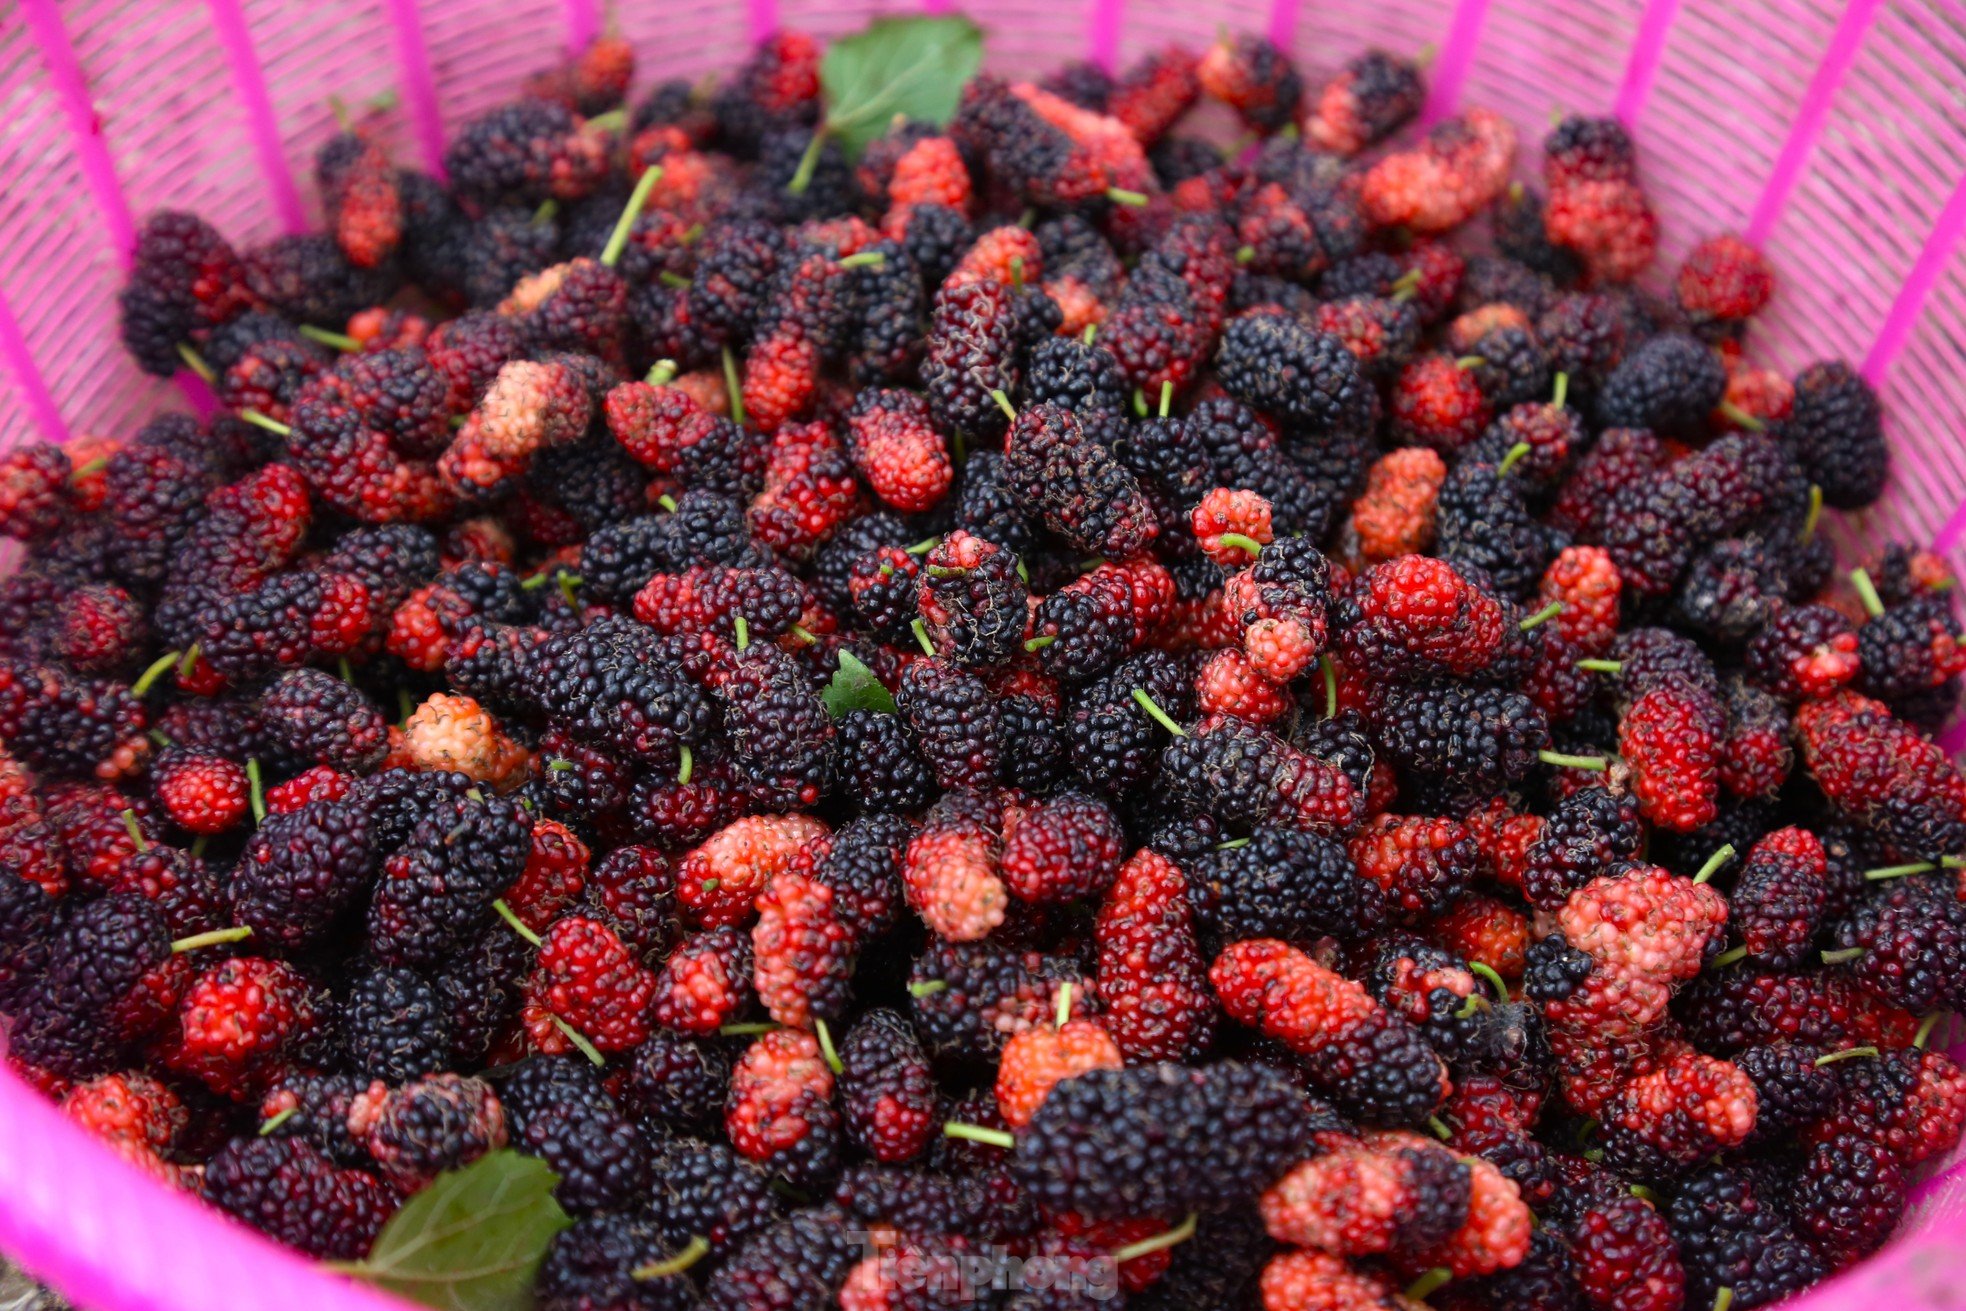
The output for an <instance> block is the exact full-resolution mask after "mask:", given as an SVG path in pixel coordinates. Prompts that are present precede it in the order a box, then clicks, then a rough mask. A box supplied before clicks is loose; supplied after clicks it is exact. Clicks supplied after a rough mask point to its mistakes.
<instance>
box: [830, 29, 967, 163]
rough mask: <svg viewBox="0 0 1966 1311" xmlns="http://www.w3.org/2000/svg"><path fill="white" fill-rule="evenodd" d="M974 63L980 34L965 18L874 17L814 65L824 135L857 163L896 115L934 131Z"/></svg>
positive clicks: (952, 108) (955, 100)
mask: <svg viewBox="0 0 1966 1311" xmlns="http://www.w3.org/2000/svg"><path fill="white" fill-rule="evenodd" d="M982 62H983V31H982V29H981V28H979V27H977V26H976V24H974V23H972V22H970V21H969V20H968V19H967V18H963V17H961V16H959V15H948V16H944V17H940V18H929V17H922V16H916V17H909V18H877V19H875V20H874V21H873V22H872V23H869V24H868V25H867V27H866V28H865V30H863V31H859V32H856V33H854V34H853V35H852V36H847V37H841V38H840V39H839V40H838V41H835V42H833V44H832V45H831V46H830V47H828V48H827V51H826V57H825V58H824V59H823V60H821V61H820V64H819V84H820V86H821V87H822V88H823V89H824V91H825V93H826V125H825V130H826V131H827V132H829V133H831V134H832V135H833V136H836V137H838V138H839V140H840V144H841V145H843V146H845V147H846V150H847V153H848V154H850V155H855V156H857V155H859V153H860V152H861V151H862V150H864V149H865V148H866V146H867V143H868V142H869V141H872V140H873V139H874V138H875V137H878V136H880V135H881V134H882V133H883V132H885V131H887V126H888V123H889V122H890V121H891V120H892V119H893V118H894V116H895V115H896V114H905V115H907V116H908V117H909V118H912V119H918V120H920V121H921V122H924V123H933V124H935V125H936V126H937V127H941V126H943V125H944V124H946V123H947V122H948V121H949V120H950V118H952V117H953V116H954V115H955V112H956V105H957V103H958V102H959V101H960V100H961V99H962V92H963V85H964V83H966V82H968V81H969V79H970V77H971V76H972V75H973V74H974V73H975V72H976V68H977V65H979V64H981V63H982Z"/></svg>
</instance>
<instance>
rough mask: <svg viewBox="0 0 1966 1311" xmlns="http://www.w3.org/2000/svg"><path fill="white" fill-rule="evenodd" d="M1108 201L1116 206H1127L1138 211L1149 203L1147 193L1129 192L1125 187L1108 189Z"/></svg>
mask: <svg viewBox="0 0 1966 1311" xmlns="http://www.w3.org/2000/svg"><path fill="white" fill-rule="evenodd" d="M1106 199H1108V200H1110V201H1112V202H1113V203H1114V204H1115V205H1127V206H1131V207H1132V208H1134V209H1138V208H1139V207H1140V206H1142V205H1144V204H1146V203H1147V193H1146V192H1144V191H1128V190H1127V189H1126V188H1125V187H1107V188H1106Z"/></svg>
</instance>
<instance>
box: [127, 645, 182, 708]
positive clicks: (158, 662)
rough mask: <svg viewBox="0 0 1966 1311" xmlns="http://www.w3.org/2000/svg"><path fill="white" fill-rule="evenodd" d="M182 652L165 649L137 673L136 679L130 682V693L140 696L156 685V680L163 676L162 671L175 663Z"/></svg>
mask: <svg viewBox="0 0 1966 1311" xmlns="http://www.w3.org/2000/svg"><path fill="white" fill-rule="evenodd" d="M183 654H184V652H182V651H166V652H164V654H163V655H160V656H158V657H157V658H156V659H155V660H153V661H152V662H151V663H150V664H149V665H148V666H146V667H145V669H144V671H143V672H142V673H141V674H138V675H137V681H136V682H134V683H132V684H130V695H131V696H137V697H140V696H142V695H143V694H144V693H146V692H148V691H149V690H150V689H151V688H152V687H154V686H156V683H157V680H158V679H160V678H162V677H163V676H164V671H165V670H167V669H169V668H170V667H171V666H172V665H174V664H176V663H177V662H178V658H179V657H180V656H182V655H183Z"/></svg>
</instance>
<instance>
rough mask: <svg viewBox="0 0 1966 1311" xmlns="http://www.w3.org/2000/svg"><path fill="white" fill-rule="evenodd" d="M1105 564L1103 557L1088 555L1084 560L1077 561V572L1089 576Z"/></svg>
mask: <svg viewBox="0 0 1966 1311" xmlns="http://www.w3.org/2000/svg"><path fill="white" fill-rule="evenodd" d="M1105 563H1106V557H1105V556H1103V555H1088V556H1087V557H1085V559H1083V560H1081V561H1079V572H1080V573H1082V574H1089V573H1091V572H1092V571H1093V570H1094V569H1097V568H1099V567H1100V566H1101V565H1103V564H1105Z"/></svg>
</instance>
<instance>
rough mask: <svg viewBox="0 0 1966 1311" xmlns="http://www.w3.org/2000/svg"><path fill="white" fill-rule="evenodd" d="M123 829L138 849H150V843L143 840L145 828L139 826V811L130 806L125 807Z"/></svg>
mask: <svg viewBox="0 0 1966 1311" xmlns="http://www.w3.org/2000/svg"><path fill="white" fill-rule="evenodd" d="M123 831H124V832H125V833H128V834H129V835H130V841H131V842H133V843H135V844H136V849H137V850H138V851H148V850H150V844H149V843H148V842H145V841H144V840H143V830H142V829H141V828H139V827H138V826H137V813H136V811H134V810H131V809H130V808H129V807H128V806H125V807H124V808H123Z"/></svg>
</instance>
